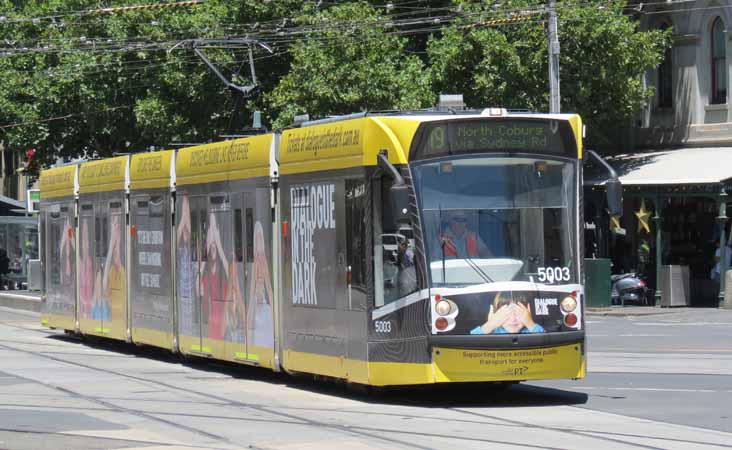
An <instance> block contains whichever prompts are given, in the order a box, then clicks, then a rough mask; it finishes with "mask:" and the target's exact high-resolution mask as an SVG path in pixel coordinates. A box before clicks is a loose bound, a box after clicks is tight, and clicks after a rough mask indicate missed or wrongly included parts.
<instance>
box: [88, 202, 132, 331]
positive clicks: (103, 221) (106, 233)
mask: <svg viewBox="0 0 732 450" xmlns="http://www.w3.org/2000/svg"><path fill="white" fill-rule="evenodd" d="M124 201H125V193H124V191H122V190H120V191H111V192H94V193H86V194H80V196H79V204H80V217H79V230H80V231H79V233H80V252H79V288H80V289H79V325H80V331H81V332H82V333H84V334H94V335H99V336H104V337H108V338H113V339H120V340H124V339H125V338H126V331H127V275H126V270H127V268H126V267H127V266H126V261H127V255H126V253H127V241H126V237H127V236H126V235H127V233H126V231H125V228H126V227H125V224H126V217H125V204H124Z"/></svg>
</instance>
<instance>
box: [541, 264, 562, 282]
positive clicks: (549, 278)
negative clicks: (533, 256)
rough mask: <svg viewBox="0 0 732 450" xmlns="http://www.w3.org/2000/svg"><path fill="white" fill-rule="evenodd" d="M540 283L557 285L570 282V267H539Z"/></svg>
mask: <svg viewBox="0 0 732 450" xmlns="http://www.w3.org/2000/svg"><path fill="white" fill-rule="evenodd" d="M538 271H539V281H541V282H542V283H544V282H546V283H555V282H560V281H569V279H570V272H569V267H539V270H538Z"/></svg>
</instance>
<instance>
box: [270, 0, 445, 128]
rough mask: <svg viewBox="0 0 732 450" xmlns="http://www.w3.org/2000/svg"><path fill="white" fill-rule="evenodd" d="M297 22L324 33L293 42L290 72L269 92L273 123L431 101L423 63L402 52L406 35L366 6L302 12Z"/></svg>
mask: <svg viewBox="0 0 732 450" xmlns="http://www.w3.org/2000/svg"><path fill="white" fill-rule="evenodd" d="M298 22H300V23H301V24H302V25H304V26H319V28H320V29H325V31H324V32H322V31H320V32H318V33H317V34H316V33H312V34H309V35H307V36H306V37H305V39H303V40H301V41H299V42H297V43H295V44H294V45H293V46H292V49H291V53H292V65H291V66H290V70H289V72H288V73H287V74H286V75H285V76H284V77H282V79H281V80H280V82H279V84H278V85H277V87H276V88H275V89H274V90H273V91H272V93H271V94H270V95H268V96H267V100H268V103H269V104H270V106H271V108H272V115H273V116H275V117H276V118H277V119H276V120H275V122H274V123H275V126H284V125H287V124H289V123H291V121H292V118H293V117H294V116H295V115H296V114H301V113H308V114H309V115H310V117H311V118H322V117H326V116H328V115H330V114H348V113H352V112H357V111H358V110H363V111H368V110H372V111H373V110H393V109H415V108H422V107H425V106H428V105H430V104H431V103H432V99H433V95H432V92H431V90H430V86H429V79H428V77H427V76H426V74H425V72H424V67H423V64H422V62H421V61H420V60H419V58H417V57H416V56H410V55H405V54H404V51H405V46H406V39H403V38H400V37H398V36H395V35H393V34H389V33H388V32H387V31H386V30H385V29H384V21H383V20H381V16H380V14H379V13H378V12H377V11H376V10H375V9H373V8H372V7H370V6H369V5H368V4H366V3H360V2H354V3H347V4H343V5H340V6H336V7H333V8H331V9H328V10H327V11H324V12H318V13H315V14H306V15H302V16H301V17H300V18H299V19H298Z"/></svg>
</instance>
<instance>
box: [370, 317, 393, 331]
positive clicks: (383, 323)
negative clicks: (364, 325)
mask: <svg viewBox="0 0 732 450" xmlns="http://www.w3.org/2000/svg"><path fill="white" fill-rule="evenodd" d="M374 330H376V332H377V333H391V320H377V321H376V322H374Z"/></svg>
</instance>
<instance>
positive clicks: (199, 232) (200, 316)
mask: <svg viewBox="0 0 732 450" xmlns="http://www.w3.org/2000/svg"><path fill="white" fill-rule="evenodd" d="M186 200H187V201H189V205H190V221H191V242H190V246H191V250H190V251H191V266H190V277H191V281H192V283H191V285H192V286H193V289H191V291H190V303H191V308H190V320H189V326H188V327H186V328H187V329H186V330H185V331H187V332H188V333H186V334H189V335H190V336H191V337H192V338H193V343H192V345H191V350H193V351H194V352H201V353H210V352H211V349H210V348H207V347H205V346H204V343H203V336H205V334H204V327H205V326H206V325H207V324H208V320H207V319H206V318H205V317H204V310H203V305H202V303H203V301H202V299H203V295H202V282H203V280H202V273H203V270H204V268H205V266H206V254H205V248H206V231H207V230H208V226H207V218H206V210H207V198H206V197H190V198H186V199H184V201H186Z"/></svg>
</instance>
